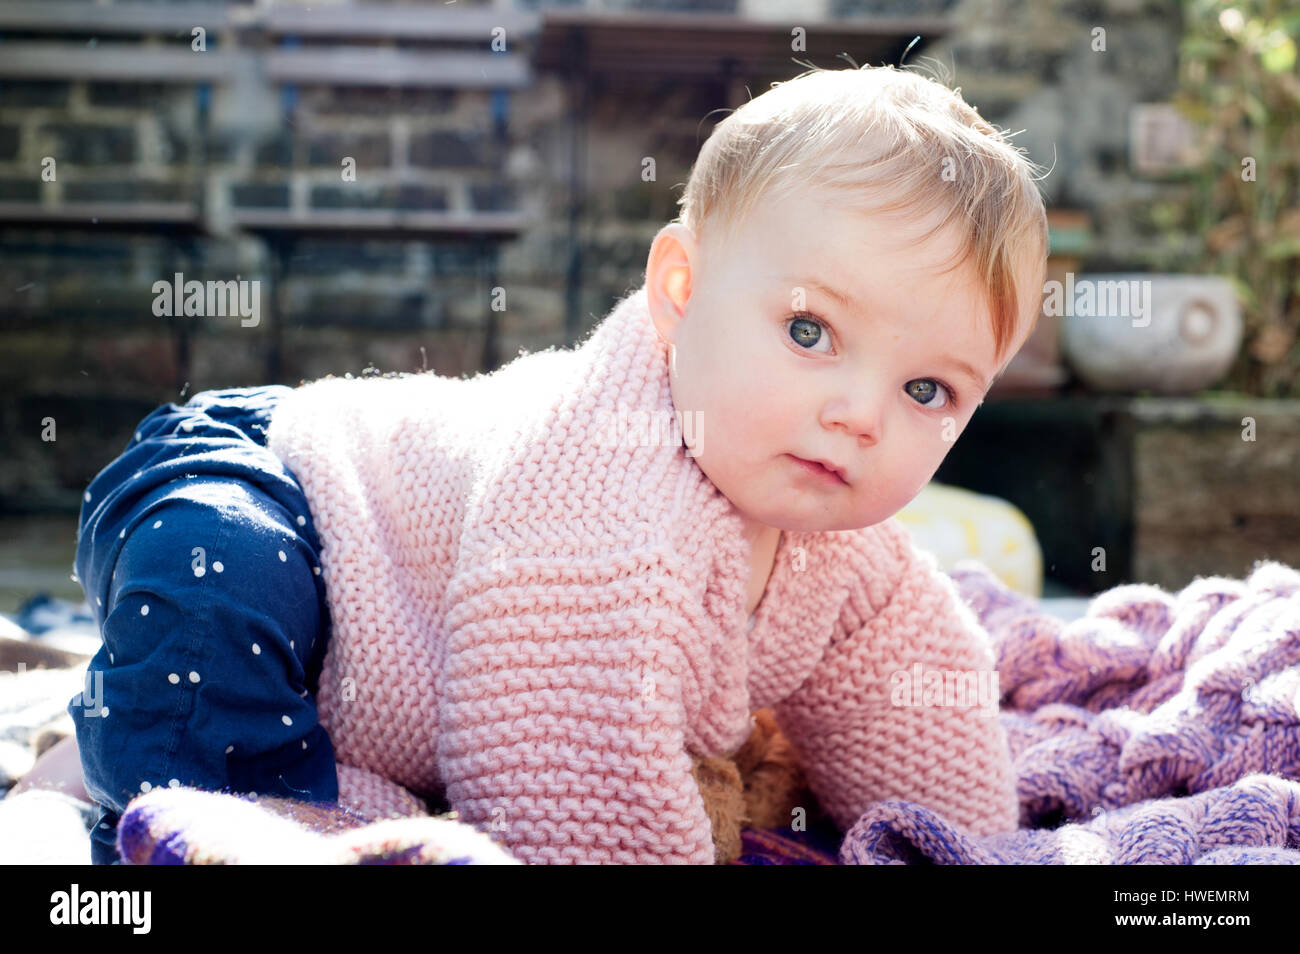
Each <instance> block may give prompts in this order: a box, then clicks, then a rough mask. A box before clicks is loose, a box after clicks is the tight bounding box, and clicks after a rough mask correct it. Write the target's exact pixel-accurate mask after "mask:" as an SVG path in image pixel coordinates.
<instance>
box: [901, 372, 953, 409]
mask: <svg viewBox="0 0 1300 954" xmlns="http://www.w3.org/2000/svg"><path fill="white" fill-rule="evenodd" d="M903 389H904V390H905V391H907V393H908V394H909V395H911V396H912V398H913V399H914V400H915V401H916V402H917V403H918V404H920V405H921V406H922V407H924V408H928V409H929V410H931V411H936V410H938V409H939V408H941V407H946V406H947V405H948V389H947V388H945V387H944V386H943V385H942V384H940V383H939V382H938V381H936V380H934V379H933V378H917V379H916V380H915V381H908V382H907V384H905V385H904V386H903ZM935 397H940V398H942V399H943V400H941V401H940V402H939V403H937V404H931V403H930V402H931V401H932V400H934V398H935Z"/></svg>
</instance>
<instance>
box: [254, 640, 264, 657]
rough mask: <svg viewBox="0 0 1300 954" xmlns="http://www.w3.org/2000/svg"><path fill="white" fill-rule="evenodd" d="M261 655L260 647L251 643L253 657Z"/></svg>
mask: <svg viewBox="0 0 1300 954" xmlns="http://www.w3.org/2000/svg"><path fill="white" fill-rule="evenodd" d="M261 654H262V647H261V646H259V645H257V643H253V655H254V656H260V655H261Z"/></svg>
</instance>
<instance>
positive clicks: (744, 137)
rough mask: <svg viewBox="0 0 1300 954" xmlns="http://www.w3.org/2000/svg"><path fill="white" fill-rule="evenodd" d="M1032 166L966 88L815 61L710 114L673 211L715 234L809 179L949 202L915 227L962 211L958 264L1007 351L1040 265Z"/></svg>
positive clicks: (905, 206)
mask: <svg viewBox="0 0 1300 954" xmlns="http://www.w3.org/2000/svg"><path fill="white" fill-rule="evenodd" d="M1038 168H1039V167H1037V166H1035V165H1034V164H1033V163H1032V162H1030V161H1029V159H1028V158H1027V157H1026V156H1025V155H1024V154H1023V152H1022V150H1020V149H1017V148H1015V147H1013V146H1012V145H1011V144H1010V142H1009V141H1008V139H1007V134H1006V133H1005V132H1003V131H1000V130H999V129H997V128H996V127H994V126H992V125H990V124H989V123H988V122H987V121H985V120H984V119H983V118H982V117H981V116H980V115H979V113H978V112H976V110H975V109H973V108H972V107H971V106H969V105H968V104H967V103H966V102H964V101H963V100H962V98H961V93H960V89H958V90H951V89H949V88H948V87H946V86H944V85H942V84H941V83H939V82H936V81H935V80H932V79H929V78H928V77H925V76H922V75H919V74H917V73H914V72H911V71H910V70H908V69H902V70H898V69H894V68H893V67H892V66H881V67H867V66H863V67H859V68H852V69H834V70H826V69H820V68H813V69H812V70H810V71H808V72H806V73H803V74H800V75H799V76H797V77H795V78H794V79H791V80H787V81H785V82H780V83H773V84H772V89H770V90H768V91H767V92H764V93H763V94H762V95H760V96H757V97H755V98H753V99H751V100H750V101H749V102H747V103H745V104H744V105H743V106H741V107H740V108H739V109H737V110H736V111H735V112H733V113H732V114H731V115H729V116H728V117H727V118H726V119H724V120H723V121H722V122H720V123H719V124H718V125H717V126H716V127H715V128H714V130H713V132H712V134H711V135H710V136H709V138H708V140H707V141H706V142H705V143H704V146H703V147H702V148H701V149H700V154H699V156H698V158H697V159H696V161H695V164H694V166H693V167H692V169H691V175H690V178H689V180H688V181H687V183H686V188H685V190H684V191H683V193H682V197H681V199H680V200H678V201H679V204H680V206H681V212H680V215H679V220H680V221H681V223H682V224H683V225H685V226H687V227H688V228H690V229H691V230H692V231H693V232H695V234H696V235H697V236H698V237H700V240H701V241H702V242H703V241H704V234H705V232H706V230H707V232H708V234H709V235H710V236H711V237H712V238H710V241H713V240H714V239H718V240H725V238H726V236H728V235H730V234H731V233H732V231H733V230H734V228H735V227H736V226H737V225H738V224H739V223H740V222H742V221H743V220H744V218H745V216H746V214H747V213H748V212H749V211H750V209H751V208H752V207H753V205H754V203H755V202H757V201H758V199H759V198H760V196H763V197H774V196H775V195H778V194H781V193H783V192H784V193H788V192H791V191H795V190H797V189H801V188H804V187H807V186H828V187H833V188H838V189H843V190H851V191H853V192H854V193H855V195H854V197H853V198H852V199H851V200H850V204H851V206H852V207H853V208H855V209H857V210H859V211H861V212H864V213H867V214H870V215H883V216H890V215H898V214H899V213H911V215H909V216H908V217H909V218H912V217H915V218H917V219H921V218H923V217H924V216H927V215H928V214H929V213H931V212H935V211H938V212H940V213H943V215H942V220H941V221H940V222H939V224H938V225H937V226H935V227H934V228H933V229H931V230H928V231H926V232H925V233H924V235H922V237H921V241H924V240H925V239H927V238H929V237H930V236H931V235H932V234H933V233H934V232H938V231H940V230H941V229H943V227H944V226H946V225H948V224H949V223H950V222H952V221H953V220H954V219H956V218H957V217H958V216H959V215H960V214H962V213H965V215H966V216H967V218H968V222H967V224H966V227H965V229H964V232H963V234H964V236H965V238H964V241H963V243H962V246H961V249H960V255H959V257H958V259H957V261H955V262H954V263H953V264H952V265H951V266H950V268H959V267H960V266H961V265H962V263H964V262H966V261H967V260H968V259H969V258H970V257H971V255H972V254H973V255H974V257H975V268H976V273H977V274H978V275H979V276H980V278H981V280H982V282H983V286H984V288H985V289H987V293H988V304H989V308H990V312H991V314H992V319H993V321H992V324H993V328H992V331H993V340H994V348H995V351H996V354H997V360H998V362H999V364H1001V363H1002V360H1003V358H1004V357H1005V352H1006V349H1007V347H1008V346H1009V344H1010V343H1011V341H1012V340H1013V338H1014V335H1015V332H1016V329H1017V327H1018V326H1019V325H1020V324H1021V322H1022V321H1023V320H1024V318H1023V317H1022V312H1028V311H1029V308H1030V303H1029V301H1028V300H1025V299H1022V298H1021V297H1020V295H1019V294H1018V292H1017V288H1016V279H1015V275H1016V269H1017V264H1018V263H1021V264H1023V263H1024V262H1026V261H1028V263H1029V264H1031V265H1035V264H1036V265H1037V266H1038V269H1037V271H1035V272H1034V278H1033V281H1034V284H1033V286H1031V288H1030V289H1028V292H1029V293H1031V294H1032V296H1033V299H1034V301H1036V302H1040V301H1041V296H1042V287H1043V282H1044V280H1045V279H1046V269H1047V251H1048V236H1047V214H1046V211H1045V210H1044V207H1043V199H1042V196H1041V195H1040V194H1039V191H1038V185H1037V182H1036V180H1035V177H1034V172H1035V171H1036V170H1037V169H1038ZM715 231H716V235H715ZM1025 256H1029V258H1028V259H1026V258H1025ZM1037 314H1038V312H1037V311H1035V312H1034V313H1033V315H1032V318H1033V319H1034V320H1036V319H1037Z"/></svg>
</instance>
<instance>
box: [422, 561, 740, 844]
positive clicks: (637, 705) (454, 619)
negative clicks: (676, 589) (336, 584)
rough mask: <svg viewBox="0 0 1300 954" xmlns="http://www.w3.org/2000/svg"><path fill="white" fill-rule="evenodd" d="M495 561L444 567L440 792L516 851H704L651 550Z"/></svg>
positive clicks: (678, 680)
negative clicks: (447, 606)
mask: <svg viewBox="0 0 1300 954" xmlns="http://www.w3.org/2000/svg"><path fill="white" fill-rule="evenodd" d="M496 564H497V565H496V566H488V567H485V568H483V569H482V570H475V571H473V572H471V573H468V574H466V575H464V576H462V577H461V578H458V580H457V581H456V584H455V585H456V586H457V587H458V589H459V592H457V593H456V594H455V596H454V598H453V601H452V607H453V608H452V610H451V612H450V614H449V617H448V626H449V632H448V643H447V650H446V658H445V662H444V667H443V672H444V681H443V685H442V687H441V689H440V719H439V723H440V725H441V727H442V730H441V736H440V739H439V743H438V764H439V774H440V776H441V777H442V780H443V781H444V783H445V784H446V797H447V802H448V804H449V805H450V807H451V808H452V809H454V810H456V811H458V812H459V813H460V816H461V820H462V821H466V822H468V823H469V824H472V825H475V826H476V827H479V828H480V830H483V831H486V832H487V833H489V834H490V835H492V836H493V837H494V838H495V839H496V840H497V841H498V842H500V843H501V844H502V845H503V846H504V847H505V848H506V849H507V850H508V851H510V852H511V854H513V855H514V856H515V857H517V858H519V859H520V860H522V861H524V862H526V863H529V864H575V863H576V864H604V863H610V864H646V863H673V864H712V863H713V860H714V848H713V842H712V829H711V827H710V823H709V819H708V816H707V814H706V813H705V809H704V803H703V798H702V796H701V794H700V791H699V787H698V785H697V784H696V782H695V781H694V779H693V777H692V775H691V767H692V763H691V760H690V757H689V756H688V755H687V753H686V750H685V745H684V734H685V726H686V711H685V706H684V703H683V695H684V692H683V686H682V680H683V679H684V678H686V674H687V672H688V667H687V666H686V661H685V658H684V655H683V653H682V651H681V649H680V643H679V640H680V639H682V638H683V637H684V636H685V632H684V625H683V624H684V623H685V622H686V620H685V618H684V617H683V616H682V615H681V614H679V613H678V612H675V611H674V610H673V609H672V601H671V600H670V599H668V598H666V594H667V593H668V592H669V591H670V590H671V583H670V582H669V581H668V579H667V577H666V576H665V575H664V572H663V570H662V560H661V559H659V558H656V557H655V556H654V555H653V553H652V552H650V551H649V550H647V549H641V550H637V549H635V548H633V549H631V550H624V551H622V552H619V553H615V554H613V555H608V554H606V555H602V556H600V557H599V558H596V557H595V556H594V555H592V554H588V555H587V556H586V557H585V558H583V557H581V556H576V557H575V556H570V557H569V558H568V561H567V562H566V563H565V564H564V565H562V566H560V565H557V563H556V561H555V560H553V559H546V558H544V557H541V556H540V555H537V554H534V555H533V556H531V557H530V556H529V555H527V554H524V553H521V552H519V551H517V550H516V551H512V553H511V556H510V557H509V559H506V558H502V559H500V560H498V561H496Z"/></svg>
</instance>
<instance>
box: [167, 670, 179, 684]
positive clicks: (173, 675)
mask: <svg viewBox="0 0 1300 954" xmlns="http://www.w3.org/2000/svg"><path fill="white" fill-rule="evenodd" d="M167 681H168V682H170V683H171V684H172V685H173V686H174V685H176V683H178V682H180V681H181V677H180V676H178V675H176V673H174V672H173V673H169V674H168V676H167Z"/></svg>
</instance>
